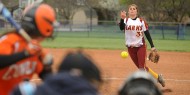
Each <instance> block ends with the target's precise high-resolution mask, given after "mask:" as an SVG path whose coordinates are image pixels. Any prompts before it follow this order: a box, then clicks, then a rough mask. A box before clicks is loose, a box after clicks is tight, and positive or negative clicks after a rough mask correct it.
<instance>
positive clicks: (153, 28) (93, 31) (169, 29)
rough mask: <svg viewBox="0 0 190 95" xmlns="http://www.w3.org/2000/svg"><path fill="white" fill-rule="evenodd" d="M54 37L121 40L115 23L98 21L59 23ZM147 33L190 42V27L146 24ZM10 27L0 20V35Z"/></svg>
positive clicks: (157, 37)
mask: <svg viewBox="0 0 190 95" xmlns="http://www.w3.org/2000/svg"><path fill="white" fill-rule="evenodd" d="M60 23H61V25H60V27H59V28H58V29H56V32H55V35H56V36H59V37H96V38H100V37H101V38H123V37H124V35H123V31H120V29H119V26H118V22H116V21H98V23H97V24H96V25H90V24H89V23H88V22H87V23H86V24H72V21H65V20H64V21H61V20H60ZM148 24H149V31H150V33H151V35H152V38H153V39H166V40H167V39H174V40H176V39H177V40H190V26H189V25H183V24H180V23H173V22H148ZM11 29H12V27H11V25H10V24H9V23H7V22H6V21H4V20H0V33H3V32H5V31H9V30H11Z"/></svg>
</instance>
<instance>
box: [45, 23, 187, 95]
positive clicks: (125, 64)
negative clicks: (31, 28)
mask: <svg viewBox="0 0 190 95" xmlns="http://www.w3.org/2000/svg"><path fill="white" fill-rule="evenodd" d="M105 29H109V30H105ZM118 30H119V29H118V26H117V27H116V26H114V27H110V26H102V28H101V27H98V28H96V27H93V31H72V32H67V31H64V32H56V33H55V34H54V35H55V39H54V40H51V39H48V40H46V41H44V42H43V43H42V45H43V46H44V47H45V48H46V49H47V50H49V51H50V52H51V53H52V54H53V56H54V59H55V60H54V64H53V69H54V71H56V70H57V67H58V66H59V63H60V60H61V59H62V58H63V57H64V56H65V54H66V53H67V52H68V51H75V50H77V49H78V48H80V49H81V48H82V49H83V50H84V52H86V53H88V54H90V55H91V56H92V58H93V59H94V60H95V62H96V64H97V65H98V66H99V67H100V69H101V71H102V76H103V78H104V80H105V82H104V84H103V86H102V88H101V91H100V92H101V93H102V95H117V94H116V93H117V90H118V89H119V86H120V85H121V84H122V82H123V81H124V80H125V78H126V77H127V76H128V75H129V74H131V73H132V72H134V71H135V70H137V68H136V67H135V65H134V64H133V62H132V60H131V59H130V57H128V58H127V59H122V58H121V57H120V52H121V51H123V50H126V47H125V45H124V35H123V33H122V31H118ZM186 30H187V32H186V33H185V35H184V36H183V37H184V39H183V40H177V36H176V31H173V30H167V31H166V30H164V31H161V30H155V31H150V32H151V35H152V38H153V42H154V44H155V46H156V48H157V49H158V51H159V53H160V56H161V59H160V62H159V63H158V64H153V63H151V62H147V65H148V66H149V67H151V68H152V69H153V70H154V71H156V72H158V73H162V74H163V75H164V77H165V79H166V87H164V88H162V87H161V86H160V85H159V84H158V85H159V87H160V88H161V90H162V91H163V93H164V95H189V90H190V76H189V74H190V70H189V67H190V48H189V47H190V31H189V28H188V29H186ZM162 33H164V36H163V34H162ZM183 37H182V38H183ZM147 46H148V50H150V45H149V43H148V42H147Z"/></svg>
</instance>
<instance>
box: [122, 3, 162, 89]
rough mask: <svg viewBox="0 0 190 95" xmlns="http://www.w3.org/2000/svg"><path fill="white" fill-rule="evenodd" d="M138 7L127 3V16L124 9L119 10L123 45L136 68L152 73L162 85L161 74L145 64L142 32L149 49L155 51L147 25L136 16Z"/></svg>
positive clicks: (144, 45)
mask: <svg viewBox="0 0 190 95" xmlns="http://www.w3.org/2000/svg"><path fill="white" fill-rule="evenodd" d="M137 14H138V7H137V5H135V4H131V5H129V8H128V17H127V16H126V12H125V11H121V15H120V16H121V20H120V29H121V30H124V32H125V45H126V47H127V48H128V52H129V55H130V57H131V59H132V60H133V62H134V63H135V65H136V66H137V67H138V69H144V70H146V71H147V72H149V73H150V74H152V75H153V76H154V77H155V78H156V79H157V80H158V82H159V83H160V84H161V85H162V86H163V87H164V86H165V81H164V79H163V76H162V74H157V73H155V72H154V71H153V70H152V69H150V68H149V67H147V66H146V64H145V60H146V44H145V39H144V34H145V36H146V38H147V39H148V41H149V43H150V46H151V50H152V51H155V50H156V48H155V47H154V44H153V41H152V38H151V36H150V33H149V30H148V25H147V23H146V22H145V21H144V20H143V19H142V18H139V17H137Z"/></svg>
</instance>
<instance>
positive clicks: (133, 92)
mask: <svg viewBox="0 0 190 95" xmlns="http://www.w3.org/2000/svg"><path fill="white" fill-rule="evenodd" d="M118 95H162V92H161V90H160V89H159V88H158V86H157V85H156V80H155V79H154V78H153V77H152V76H151V75H150V74H149V73H148V72H146V71H143V70H138V71H136V72H134V73H133V74H131V75H130V76H129V77H128V78H127V79H126V81H125V82H124V84H123V85H122V86H121V88H120V89H119V92H118Z"/></svg>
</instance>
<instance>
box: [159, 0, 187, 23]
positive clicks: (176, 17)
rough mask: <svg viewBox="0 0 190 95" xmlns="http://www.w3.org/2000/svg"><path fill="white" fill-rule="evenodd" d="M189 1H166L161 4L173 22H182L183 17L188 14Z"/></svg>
mask: <svg viewBox="0 0 190 95" xmlns="http://www.w3.org/2000/svg"><path fill="white" fill-rule="evenodd" d="M188 2H189V0H167V2H163V5H164V9H165V10H164V11H165V12H166V13H167V14H168V16H169V17H170V18H171V19H172V20H173V21H175V22H182V19H183V18H184V16H185V15H186V14H189V13H188V10H189V6H190V2H189V3H188Z"/></svg>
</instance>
